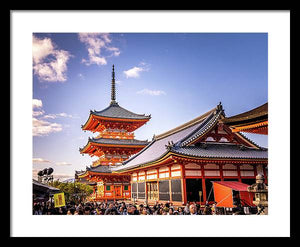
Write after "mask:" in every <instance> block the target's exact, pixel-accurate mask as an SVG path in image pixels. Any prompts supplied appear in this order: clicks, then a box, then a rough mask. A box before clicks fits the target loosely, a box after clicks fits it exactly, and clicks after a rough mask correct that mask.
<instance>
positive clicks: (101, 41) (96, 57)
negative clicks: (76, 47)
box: [78, 33, 120, 65]
mask: <svg viewBox="0 0 300 247" xmlns="http://www.w3.org/2000/svg"><path fill="white" fill-rule="evenodd" d="M78 38H79V40H80V41H81V42H82V43H84V44H85V46H86V48H87V51H88V57H89V59H85V58H83V59H82V63H85V64H86V65H91V64H97V65H105V64H107V60H106V58H107V57H111V56H119V55H120V50H119V48H117V47H113V46H110V45H109V44H110V43H111V38H110V35H109V34H108V33H79V34H78ZM103 52H106V53H107V54H103Z"/></svg>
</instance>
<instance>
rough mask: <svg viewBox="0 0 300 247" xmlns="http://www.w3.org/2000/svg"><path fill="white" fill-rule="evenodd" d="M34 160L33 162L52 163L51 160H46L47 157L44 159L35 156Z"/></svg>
mask: <svg viewBox="0 0 300 247" xmlns="http://www.w3.org/2000/svg"><path fill="white" fill-rule="evenodd" d="M32 162H33V163H51V161H49V160H45V159H43V158H33V159H32Z"/></svg>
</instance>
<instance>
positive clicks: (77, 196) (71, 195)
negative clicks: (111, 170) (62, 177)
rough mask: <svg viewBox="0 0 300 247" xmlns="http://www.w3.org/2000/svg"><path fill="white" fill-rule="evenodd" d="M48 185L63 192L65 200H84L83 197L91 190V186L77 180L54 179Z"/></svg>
mask: <svg viewBox="0 0 300 247" xmlns="http://www.w3.org/2000/svg"><path fill="white" fill-rule="evenodd" d="M50 185H51V186H53V187H55V188H58V189H59V190H60V191H61V192H64V194H65V199H66V201H67V202H70V201H82V200H85V198H86V197H87V196H89V195H90V194H91V193H92V192H93V189H92V187H91V186H89V185H86V184H82V183H78V182H75V183H64V182H60V181H58V180H55V181H53V182H52V183H51V184H50Z"/></svg>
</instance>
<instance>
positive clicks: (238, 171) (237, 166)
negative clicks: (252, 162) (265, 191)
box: [236, 164, 242, 183]
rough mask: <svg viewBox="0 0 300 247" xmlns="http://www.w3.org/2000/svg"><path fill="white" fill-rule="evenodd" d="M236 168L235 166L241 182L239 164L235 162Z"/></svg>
mask: <svg viewBox="0 0 300 247" xmlns="http://www.w3.org/2000/svg"><path fill="white" fill-rule="evenodd" d="M236 168H237V173H238V178H239V182H240V183H241V182H242V177H241V171H240V165H239V164H237V165H236Z"/></svg>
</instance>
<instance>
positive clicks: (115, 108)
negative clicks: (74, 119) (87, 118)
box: [91, 102, 151, 120]
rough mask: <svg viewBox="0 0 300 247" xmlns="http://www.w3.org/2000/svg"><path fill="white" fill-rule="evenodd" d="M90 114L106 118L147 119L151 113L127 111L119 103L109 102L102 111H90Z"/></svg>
mask: <svg viewBox="0 0 300 247" xmlns="http://www.w3.org/2000/svg"><path fill="white" fill-rule="evenodd" d="M91 114H93V115H95V116H99V117H108V118H119V119H139V120H149V119H150V118H151V115H145V114H136V113H134V112H131V111H128V110H126V109H125V108H123V107H121V106H119V104H118V103H117V102H116V103H111V104H110V105H109V106H108V107H106V108H105V109H104V110H102V111H91Z"/></svg>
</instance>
